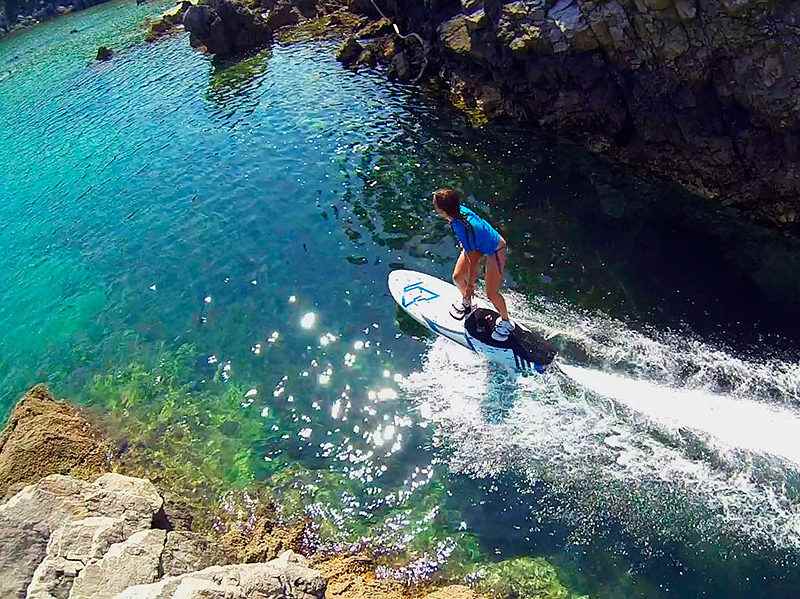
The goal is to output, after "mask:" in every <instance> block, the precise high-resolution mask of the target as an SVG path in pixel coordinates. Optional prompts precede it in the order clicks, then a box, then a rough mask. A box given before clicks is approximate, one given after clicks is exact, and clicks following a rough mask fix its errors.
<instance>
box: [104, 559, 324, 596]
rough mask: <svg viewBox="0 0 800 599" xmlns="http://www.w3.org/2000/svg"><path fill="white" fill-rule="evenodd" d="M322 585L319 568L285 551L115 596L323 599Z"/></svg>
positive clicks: (168, 579)
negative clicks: (260, 560)
mask: <svg viewBox="0 0 800 599" xmlns="http://www.w3.org/2000/svg"><path fill="white" fill-rule="evenodd" d="M325 587H326V583H325V579H324V578H322V576H321V575H320V573H319V572H317V571H316V570H312V569H311V568H309V567H308V564H307V562H306V560H305V559H304V558H302V557H301V556H299V555H297V554H295V553H292V552H291V551H287V552H285V553H284V554H282V555H281V557H279V558H278V559H275V560H272V561H270V562H267V563H264V564H238V565H232V566H214V567H211V568H206V569H205V570H200V571H199V572H193V573H191V574H184V575H182V576H177V577H168V578H164V579H162V580H160V581H159V582H157V583H155V584H149V585H140V586H134V587H130V588H128V589H126V590H125V591H123V592H122V593H120V594H119V595H117V596H116V599H178V598H180V599H201V598H202V599H205V598H210V597H219V598H220V599H249V598H251V597H271V598H274V599H322V598H323V597H324V596H325Z"/></svg>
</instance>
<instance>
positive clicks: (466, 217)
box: [433, 188, 514, 341]
mask: <svg viewBox="0 0 800 599" xmlns="http://www.w3.org/2000/svg"><path fill="white" fill-rule="evenodd" d="M433 207H434V209H435V210H436V213H437V214H438V215H439V216H441V217H442V218H444V219H446V220H447V221H448V222H449V223H450V227H451V228H452V229H453V233H454V234H455V236H456V238H458V241H459V243H460V244H461V255H460V256H459V257H458V260H457V261H456V267H455V269H453V282H454V283H455V284H456V286H457V287H458V290H459V291H460V292H461V296H462V300H461V303H460V304H453V306H452V311H451V313H450V314H451V315H452V316H453V318H457V319H458V320H463V319H464V318H466V317H467V316H469V314H470V313H471V312H472V296H473V295H474V294H475V283H476V281H477V280H478V271H479V269H480V263H481V260H484V259H485V260H484V262H485V263H486V277H485V278H486V296H487V297H488V298H489V301H490V302H492V304H493V305H494V307H495V309H496V310H497V311H498V312H499V313H500V317H499V318H498V319H497V322H496V323H495V327H494V331H492V339H494V340H495V341H505V340H506V339H508V336H509V335H510V334H511V333H512V331H513V330H514V323H513V322H512V321H511V319H510V318H509V317H508V308H507V307H506V300H505V299H504V298H503V296H502V295H500V285H501V284H502V282H503V272H504V271H505V266H506V240H505V239H503V238H502V236H501V235H500V233H498V232H497V230H496V229H495V228H494V227H492V225H490V224H489V223H488V222H486V221H485V220H484V219H482V218H481V217H480V216H478V215H477V214H475V213H474V212H473V211H472V210H470V209H469V208H467V207H466V206H463V205H462V204H461V196H460V195H459V193H458V192H457V191H455V190H454V189H449V188H444V189H439V190H437V191H435V192H434V194H433Z"/></svg>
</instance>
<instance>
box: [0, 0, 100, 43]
mask: <svg viewBox="0 0 800 599" xmlns="http://www.w3.org/2000/svg"><path fill="white" fill-rule="evenodd" d="M104 2H108V0H16V1H13V2H12V1H10V0H0V38H2V37H3V36H4V35H6V34H9V33H12V32H13V31H17V30H18V29H24V28H25V27H31V26H33V25H36V24H37V23H41V22H42V21H46V20H48V19H52V18H53V17H57V16H60V15H67V14H69V13H71V12H75V11H77V10H83V9H84V8H89V7H90V6H95V5H97V4H102V3H104Z"/></svg>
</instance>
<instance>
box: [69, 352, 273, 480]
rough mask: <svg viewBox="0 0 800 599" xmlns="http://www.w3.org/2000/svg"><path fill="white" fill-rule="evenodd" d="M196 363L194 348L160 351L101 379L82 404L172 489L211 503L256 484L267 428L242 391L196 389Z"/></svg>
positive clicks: (209, 385) (213, 384) (216, 386)
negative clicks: (102, 417)
mask: <svg viewBox="0 0 800 599" xmlns="http://www.w3.org/2000/svg"><path fill="white" fill-rule="evenodd" d="M196 356H197V351H196V349H195V348H194V347H193V346H191V345H183V346H181V347H180V348H178V349H177V350H176V351H167V350H163V349H162V351H161V352H160V353H159V355H158V357H157V358H156V360H155V361H154V362H153V363H150V364H148V363H146V362H144V361H141V362H140V361H135V362H132V363H130V364H128V365H126V366H124V367H122V368H119V369H114V370H112V371H111V372H109V373H105V374H100V375H96V376H95V377H94V378H93V379H92V381H91V382H90V383H89V384H88V386H87V388H86V389H85V391H84V392H83V393H82V397H83V399H84V401H86V402H87V403H88V404H89V405H90V406H91V407H93V408H95V409H97V410H98V411H100V412H105V413H106V414H107V415H108V417H109V418H110V419H111V421H112V422H114V423H115V425H116V428H118V430H120V431H123V432H124V435H125V436H126V437H127V442H128V444H129V445H132V446H135V447H141V448H144V449H146V452H147V454H148V456H149V458H150V459H152V460H154V461H155V462H156V463H158V464H159V465H160V467H161V468H163V470H164V471H165V472H168V473H169V477H170V479H171V481H172V484H173V486H175V487H177V488H186V489H206V491H207V492H208V493H210V494H212V495H213V494H216V493H219V492H224V490H226V489H230V488H241V487H244V486H246V485H248V484H250V483H252V482H253V481H254V479H255V468H254V466H253V462H254V455H253V450H252V449H251V447H252V445H253V443H254V442H255V441H256V440H257V439H259V438H260V436H261V434H262V431H263V422H262V419H261V418H260V415H259V414H258V413H257V412H256V410H255V409H254V408H253V407H252V406H251V405H249V403H251V402H248V398H247V397H246V393H247V391H246V389H245V388H244V387H242V386H240V385H235V384H223V383H220V382H218V381H215V380H211V381H208V382H206V383H201V382H199V381H197V379H196V377H195V376H194V373H193V372H192V364H193V362H194V361H195V360H196ZM214 378H218V376H216V375H215V377H214Z"/></svg>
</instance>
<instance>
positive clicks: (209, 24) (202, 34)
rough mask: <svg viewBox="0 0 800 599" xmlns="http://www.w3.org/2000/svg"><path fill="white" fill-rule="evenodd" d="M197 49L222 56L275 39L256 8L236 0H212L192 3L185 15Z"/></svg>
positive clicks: (191, 39) (184, 21) (190, 38)
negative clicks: (203, 49)
mask: <svg viewBox="0 0 800 599" xmlns="http://www.w3.org/2000/svg"><path fill="white" fill-rule="evenodd" d="M183 25H184V27H185V28H186V30H187V31H188V32H189V33H190V36H189V43H190V44H191V45H192V47H193V48H200V47H203V48H205V49H206V51H207V52H209V53H211V54H216V55H218V56H230V55H232V54H238V53H242V52H245V51H247V50H250V49H253V48H258V47H260V46H263V45H264V44H266V43H268V42H269V41H270V40H271V39H272V29H271V28H270V26H269V24H268V23H267V21H266V20H265V19H264V18H263V17H262V16H261V15H260V14H259V13H257V12H256V11H254V10H251V9H249V8H247V7H245V6H244V5H243V4H240V3H238V2H235V1H233V0H208V2H207V3H203V4H198V5H192V6H190V7H189V8H188V9H187V10H186V13H185V14H184V16H183Z"/></svg>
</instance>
